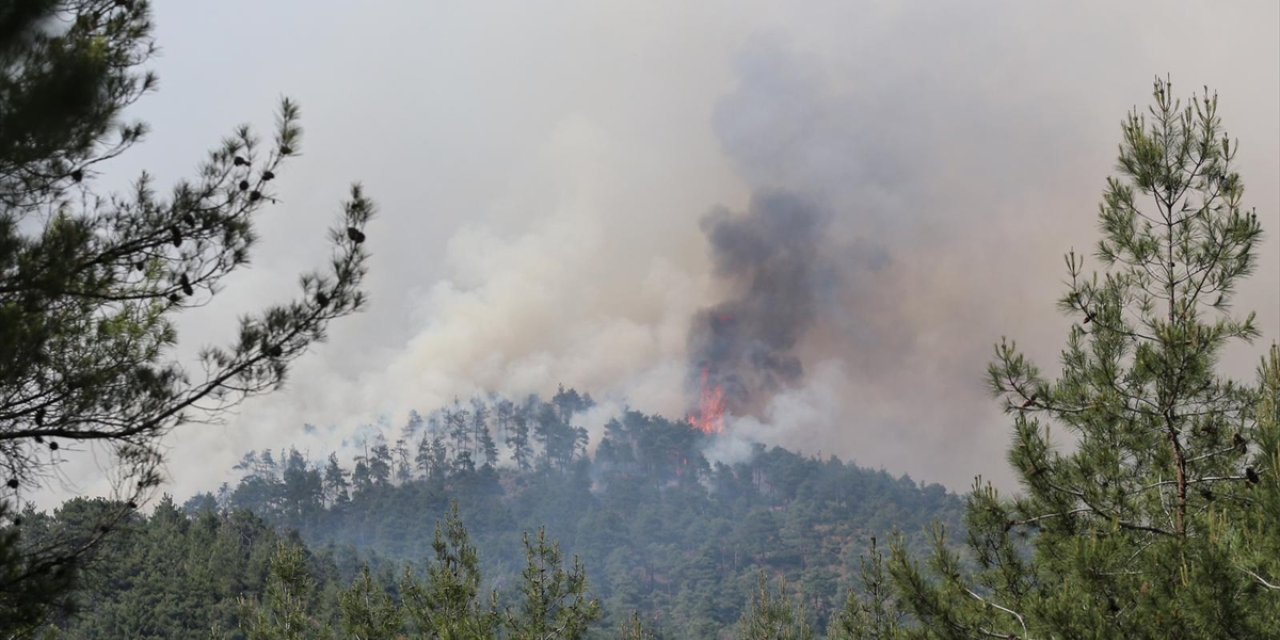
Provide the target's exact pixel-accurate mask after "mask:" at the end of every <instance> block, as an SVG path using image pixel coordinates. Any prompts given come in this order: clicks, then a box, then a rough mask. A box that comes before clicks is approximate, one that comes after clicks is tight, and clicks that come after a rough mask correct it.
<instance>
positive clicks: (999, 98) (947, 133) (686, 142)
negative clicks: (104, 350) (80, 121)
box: [68, 0, 1280, 496]
mask: <svg viewBox="0 0 1280 640" xmlns="http://www.w3.org/2000/svg"><path fill="white" fill-rule="evenodd" d="M155 14H156V15H155V18H156V25H157V29H156V33H157V37H158V41H159V44H160V47H161V55H160V56H159V57H157V58H156V59H155V60H154V62H153V64H152V66H153V67H154V69H155V70H156V71H157V72H158V73H159V74H160V80H161V81H160V90H159V92H158V93H156V94H153V95H151V96H150V97H148V98H146V99H145V100H144V101H142V102H141V103H139V104H138V105H137V106H136V108H134V109H133V110H132V112H131V114H132V115H133V116H134V117H138V118H142V119H145V120H147V121H149V122H150V123H151V125H152V127H153V131H152V134H151V136H150V138H149V140H148V141H147V142H146V143H144V144H143V145H141V146H140V147H138V148H137V149H136V150H134V151H132V152H131V153H130V154H128V155H127V156H125V157H124V158H121V159H120V160H119V161H117V162H115V163H114V164H113V165H111V166H110V167H109V168H108V169H107V173H108V175H109V178H108V182H110V181H115V183H116V184H120V185H122V184H124V183H125V181H126V180H128V179H131V177H132V176H134V175H136V173H137V172H138V171H140V170H142V169H147V170H148V171H151V172H152V173H153V174H155V175H156V176H157V177H158V178H159V180H160V182H161V184H164V183H167V182H171V181H172V180H173V179H174V178H176V177H178V176H182V175H189V174H191V173H192V171H193V169H194V167H195V165H196V163H197V162H198V161H199V160H200V158H201V157H202V154H203V153H204V152H205V150H207V149H208V148H210V147H211V146H212V145H214V144H215V143H216V142H217V141H218V140H219V139H220V138H221V137H222V136H223V135H225V134H226V133H228V132H229V131H230V130H231V129H232V127H233V126H235V125H237V124H239V123H241V122H246V121H247V122H250V123H253V124H255V125H257V126H259V127H263V126H264V125H267V126H269V124H270V122H271V118H272V111H273V109H274V107H275V105H276V102H277V100H278V98H279V97H280V96H282V95H287V96H290V97H293V98H295V99H297V100H298V101H299V102H300V103H301V105H302V113H303V126H304V128H305V130H306V134H305V138H304V144H303V156H302V157H301V158H299V159H297V160H295V161H293V162H292V163H291V164H289V165H288V166H287V167H286V168H285V170H284V171H282V172H281V174H282V175H281V178H280V180H279V185H278V189H279V192H280V195H281V196H282V198H283V201H282V203H281V204H279V205H277V206H274V207H271V208H268V209H266V210H265V211H264V212H263V214H262V216H261V219H260V221H259V231H260V234H261V236H262V242H261V243H260V245H259V246H258V250H257V253H256V254H255V261H254V265H253V266H252V268H251V269H248V270H246V271H245V272H244V273H243V274H239V275H237V276H236V277H235V278H234V279H232V280H231V281H230V282H228V287H227V291H226V293H225V294H224V295H222V296H220V297H219V298H218V299H217V300H216V301H215V304H214V305H212V306H210V307H208V308H205V309H200V310H196V311H192V312H189V314H188V316H187V317H184V318H183V319H182V325H181V326H182V331H183V333H182V339H183V341H184V343H188V342H189V343H191V344H192V345H197V344H200V343H201V342H208V341H216V340H220V339H225V338H227V337H228V336H230V335H231V332H232V329H233V327H234V318H235V316H236V315H237V314H239V313H242V312H245V311H248V310H251V309H254V308H256V307H258V306H260V305H262V304H264V303H266V302H267V301H271V300H277V299H281V298H283V297H284V296H286V295H289V294H292V293H293V292H294V291H295V287H296V276H297V274H298V273H299V272H301V271H304V270H306V269H307V268H309V267H310V266H311V265H315V264H318V263H319V262H320V261H321V260H323V259H324V258H325V257H326V255H327V248H326V247H325V244H324V228H325V226H326V225H327V224H329V223H330V222H331V221H332V220H333V219H334V218H335V216H336V215H337V211H338V205H339V202H340V200H341V198H342V197H343V195H344V193H345V192H346V190H347V188H348V184H349V183H350V182H351V181H353V180H359V181H362V182H363V183H364V184H365V185H366V186H367V190H368V193H369V194H370V195H372V197H374V198H375V199H376V200H377V202H378V204H379V208H380V215H379V217H378V218H377V220H376V221H374V222H373V223H372V224H371V226H370V228H369V230H368V236H369V242H368V246H369V247H370V248H371V250H372V251H373V253H374V257H373V260H372V263H371V273H370V280H369V288H370V291H371V304H370V306H369V309H368V311H367V312H366V313H364V314H362V315H361V316H359V317H356V318H350V319H347V320H344V321H342V322H341V323H339V324H336V325H335V326H334V327H333V330H332V331H331V339H330V342H329V343H328V344H326V345H322V346H321V347H319V348H318V349H317V350H315V352H314V353H312V354H310V355H308V356H307V357H306V358H305V359H304V360H303V361H302V362H300V363H299V364H298V366H297V367H296V369H295V370H294V373H293V374H292V376H291V379H290V382H289V385H288V387H287V388H286V389H285V390H283V391H282V392H280V393H277V394H275V395H273V396H271V397H268V398H263V399H260V400H256V401H253V402H250V403H248V404H246V405H244V406H243V407H242V408H241V410H240V412H239V415H237V416H234V417H233V418H231V419H230V420H229V421H228V422H227V424H225V425H223V426H213V427H210V426H202V425H191V426H188V427H185V428H182V429H180V430H178V431H177V432H175V433H173V434H172V435H171V436H170V437H169V438H168V445H169V446H170V447H171V450H170V458H169V459H170V463H169V465H168V473H169V476H170V478H171V480H172V484H171V490H172V491H173V492H174V493H176V494H178V495H179V496H186V495H190V494H191V493H192V492H193V491H197V490H202V489H211V488H215V487H216V485H217V483H219V482H221V481H222V480H224V479H226V477H227V471H228V470H229V468H230V466H231V465H232V464H234V462H235V461H236V460H238V458H239V457H240V455H241V454H242V453H243V452H245V451H247V450H249V449H261V448H264V447H269V448H279V447H281V446H285V445H288V444H297V445H299V446H301V447H305V448H308V449H309V450H310V452H311V453H312V455H314V456H322V455H326V454H327V452H328V451H329V450H330V449H333V448H337V447H339V446H340V445H341V443H342V442H343V440H344V439H347V438H350V437H351V435H352V434H353V433H354V432H355V430H356V428H357V427H359V426H360V425H363V424H371V423H377V422H378V421H379V420H383V421H389V424H390V425H391V428H393V429H396V430H398V427H399V425H400V424H401V423H402V422H403V416H404V414H405V412H407V411H408V410H409V409H410V408H418V409H431V408H434V407H435V406H438V405H439V404H440V403H441V402H443V401H446V400H448V399H451V398H453V397H454V396H455V395H462V396H464V397H465V395H467V394H469V393H472V392H475V391H479V390H485V391H498V392H506V393H511V394H522V393H528V392H535V391H536V392H548V391H554V389H555V387H556V385H557V384H558V383H563V384H565V385H570V386H575V387H577V388H579V389H581V390H585V391H589V392H590V393H592V395H594V396H596V397H597V398H598V399H599V400H601V401H602V406H603V408H602V409H601V411H600V412H598V414H597V415H594V416H591V417H589V419H588V420H589V421H591V422H593V424H595V423H598V422H599V421H600V420H603V419H604V418H605V417H607V414H608V413H609V412H610V411H616V410H617V408H618V407H620V406H622V405H623V404H629V405H630V406H632V407H634V408H637V409H640V410H644V411H649V412H662V413H666V414H668V415H673V416H676V415H681V414H682V413H683V411H684V410H685V409H686V408H687V406H688V405H687V402H688V396H687V389H686V387H685V383H686V381H687V374H688V371H687V369H686V353H685V349H686V338H687V332H688V329H689V323H690V319H691V318H692V317H693V316H694V314H695V313H696V312H697V311H698V310H699V309H702V308H705V307H707V306H710V305H713V304H715V303H717V302H719V301H721V300H722V299H724V297H725V296H726V295H729V294H730V292H728V291H727V290H726V286H728V285H726V283H725V282H724V281H722V280H720V279H718V278H717V277H716V276H715V274H714V273H713V270H712V268H711V262H710V260H709V257H708V249H707V241H706V238H705V237H704V236H703V232H702V229H701V227H700V221H701V220H702V219H703V218H704V216H706V215H707V213H708V212H709V211H712V210H713V209H715V208H717V207H723V208H724V209H727V210H729V211H733V212H740V211H744V210H747V209H748V208H749V206H750V205H749V203H750V202H751V197H752V194H753V193H764V192H769V191H770V190H787V191H788V192H793V193H798V194H801V195H803V196H804V197H806V198H811V199H813V200H814V201H815V202H819V203H821V206H822V207H823V208H824V210H825V211H826V212H827V213H828V215H829V216H830V217H831V220H832V222H831V234H830V237H831V244H830V248H831V250H832V251H833V253H834V254H836V255H835V257H834V258H833V259H834V260H836V261H837V262H839V263H840V264H843V265H845V266H846V267H847V272H846V273H847V274H848V277H846V278H844V279H843V280H842V284H841V286H840V288H839V289H838V290H835V291H832V292H831V295H830V296H829V298H828V299H826V300H825V302H824V304H825V305H827V306H826V307H825V308H826V309H827V313H826V315H825V316H824V318H825V320H824V321H823V322H822V323H820V326H818V327H817V329H816V330H815V331H813V332H811V335H808V336H807V337H806V338H805V339H804V340H803V341H802V342H801V344H800V345H799V347H798V351H799V354H800V355H801V357H802V360H803V362H804V367H805V370H806V374H805V377H804V381H803V383H802V385H801V386H800V387H799V388H797V389H795V390H793V391H792V392H788V393H785V394H782V395H780V396H778V397H776V398H774V401H773V402H772V403H771V405H770V406H769V407H768V408H767V409H766V410H764V411H762V413H761V415H760V416H759V417H758V418H757V419H751V420H745V421H740V423H739V424H738V425H737V429H738V433H739V434H743V435H748V436H750V437H753V438H758V439H763V440H765V441H766V442H770V443H777V444H782V445H784V446H788V447H790V448H794V449H799V450H802V451H806V452H812V453H818V452H821V453H823V454H836V455H839V456H840V457H842V458H844V459H852V460H855V461H857V462H859V463H861V464H864V465H870V466H874V467H884V468H886V469H888V470H889V471H891V472H894V473H904V472H905V473H909V474H910V475H911V476H912V477H915V478H917V479H923V480H929V481H938V482H942V483H944V484H946V485H947V486H948V487H950V488H952V489H957V490H962V489H965V488H967V486H968V484H969V482H970V480H971V478H972V477H973V476H974V475H976V474H979V473H981V474H983V475H984V476H987V477H991V478H994V479H995V480H996V481H998V482H1001V483H1005V484H1007V483H1008V482H1009V480H1010V478H1011V475H1010V472H1009V471H1008V467H1007V464H1006V463H1005V461H1004V452H1005V445H1006V443H1007V439H1008V433H1009V422H1008V420H1007V419H1005V418H1004V417H1003V416H1001V414H1000V413H999V411H998V408H997V406H996V403H995V402H994V401H993V400H992V399H991V398H990V397H989V395H988V394H987V392H986V390H985V387H984V384H985V382H984V370H985V366H986V363H987V360H988V359H989V356H990V353H991V345H992V343H993V342H995V341H997V340H999V338H1000V337H1001V336H1002V335H1007V336H1010V337H1012V338H1015V339H1017V340H1018V341H1019V342H1020V344H1022V345H1024V346H1025V347H1026V348H1027V349H1028V350H1029V351H1030V352H1031V353H1032V354H1033V355H1035V356H1036V357H1037V358H1038V359H1039V361H1040V363H1041V364H1042V365H1043V366H1044V368H1045V369H1047V370H1049V371H1054V370H1055V369H1056V365H1055V363H1056V360H1057V350H1058V349H1059V348H1060V346H1061V345H1062V344H1063V338H1064V336H1065V330H1066V327H1067V326H1068V324H1067V321H1066V320H1065V319H1063V318H1062V317H1061V316H1059V315H1058V313H1057V312H1056V310H1055V300H1056V298H1057V297H1058V296H1059V295H1060V294H1061V292H1062V290H1063V287H1062V281H1063V278H1064V270H1063V267H1062V254H1063V253H1064V252H1066V251H1067V250H1068V249H1070V248H1072V247H1075V248H1076V249H1078V250H1081V251H1083V252H1086V253H1092V251H1093V248H1094V246H1095V242H1096V240H1097V233H1096V212H1097V203H1098V201H1099V199H1100V194H1101V191H1102V188H1103V186H1104V181H1105V178H1106V177H1107V176H1108V175H1110V174H1111V173H1112V172H1113V167H1114V165H1115V156H1116V149H1117V144H1118V142H1119V138H1120V136H1119V134H1120V126H1119V125H1120V122H1121V120H1122V118H1123V117H1124V115H1125V114H1126V112H1127V111H1128V110H1129V109H1131V108H1132V107H1134V106H1135V105H1138V106H1141V107H1143V108H1145V106H1146V105H1147V104H1148V103H1149V98H1150V91H1151V83H1152V80H1153V78H1154V76H1156V75H1157V74H1159V75H1161V76H1163V75H1165V74H1168V75H1169V76H1171V78H1172V79H1173V82H1174V88H1175V93H1177V94H1179V95H1184V96H1185V95H1187V94H1189V93H1190V92H1192V91H1197V90H1199V89H1200V88H1201V87H1202V86H1204V85H1208V86H1209V87H1210V89H1211V90H1215V91H1217V92H1218V94H1219V95H1220V97H1221V101H1222V106H1221V115H1222V117H1223V120H1224V122H1225V124H1226V127H1227V129H1228V131H1229V132H1230V134H1231V135H1232V136H1233V137H1236V138H1239V139H1240V141H1241V147H1240V154H1239V157H1238V168H1239V171H1240V172H1241V174H1242V176H1243V179H1244V181H1245V184H1246V185H1247V191H1246V198H1245V200H1246V203H1247V204H1250V205H1252V206H1255V207H1256V208H1257V210H1258V214H1259V217H1260V218H1261V219H1262V220H1263V224H1264V226H1265V228H1266V230H1267V233H1268V235H1267V239H1266V242H1265V244H1264V246H1263V247H1262V252H1261V262H1260V269H1259V272H1258V274H1257V275H1256V276H1254V277H1253V278H1252V279H1251V280H1250V281H1249V282H1248V284H1247V285H1246V286H1244V287H1242V288H1241V290H1240V295H1239V298H1238V305H1237V306H1238V307H1239V308H1241V309H1254V310H1257V312H1258V314H1259V316H1258V318H1259V325H1260V327H1261V328H1262V331H1263V333H1264V338H1263V339H1262V340H1260V341H1259V342H1258V343H1257V344H1255V345H1254V346H1253V347H1250V348H1247V349H1241V350H1238V351H1236V352H1233V353H1232V354H1231V357H1230V358H1229V359H1228V365H1229V366H1230V367H1232V370H1233V371H1236V372H1239V373H1241V374H1246V375H1251V371H1252V368H1253V366H1254V365H1255V363H1256V361H1257V357H1258V355H1259V354H1260V353H1261V352H1262V350H1263V348H1264V345H1265V344H1267V343H1269V342H1271V341H1272V340H1275V339H1277V338H1278V337H1280V293H1278V292H1280V242H1278V241H1277V240H1278V239H1280V125H1278V122H1280V44H1277V43H1278V42H1280V3H1276V2H1275V1H1274V0H1258V1H1253V2H1231V3H1210V2H1200V3H1193V2H1168V1H1159V2H1156V1H1152V2H1124V3H1116V2H1019V1H1013V0H1010V1H1008V2H963V3H962V2H904V3H897V2H885V1H872V2H853V1H845V2H820V1H813V2H789V3H781V2H750V1H743V0H733V1H723V2H721V1H703V2H678V1H677V2H658V1H652V0H648V1H645V2H630V3H624V2H600V1H599V0H584V1H581V2H528V1H518V2H377V1H369V2H362V3H351V2H336V1H324V2H321V1H316V0H310V1H307V2H303V1H301V0H296V1H291V2H284V1H277V2H261V1H253V2H250V1H248V0H223V1H222V2H218V3H192V2H181V1H178V0H160V1H158V2H156V3H155ZM262 131H263V133H267V132H268V129H267V128H265V127H263V128H262ZM307 423H311V424H314V425H316V426H317V427H318V429H317V430H316V432H315V433H312V434H309V435H306V434H304V430H303V425H304V424H307ZM727 449H731V448H727ZM719 453H720V454H723V455H728V454H727V453H725V452H723V451H722V452H719ZM93 467H94V465H83V464H82V465H80V466H79V468H78V469H72V470H69V472H68V473H69V478H70V482H72V488H73V489H77V490H86V491H93V490H97V489H98V488H99V487H101V482H100V481H97V480H94V479H93V478H94V477H95V476H96V475H98V474H99V473H100V472H99V471H97V470H96V469H95V468H93Z"/></svg>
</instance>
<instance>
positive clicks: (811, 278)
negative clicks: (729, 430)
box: [689, 192, 836, 433]
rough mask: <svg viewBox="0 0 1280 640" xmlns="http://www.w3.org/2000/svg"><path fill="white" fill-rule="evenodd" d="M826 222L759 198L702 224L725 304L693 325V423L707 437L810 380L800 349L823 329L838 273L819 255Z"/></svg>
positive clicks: (789, 199)
mask: <svg viewBox="0 0 1280 640" xmlns="http://www.w3.org/2000/svg"><path fill="white" fill-rule="evenodd" d="M828 220H829V218H828V216H827V215H826V214H825V213H824V212H823V211H822V210H820V209H819V208H818V207H817V206H816V205H814V204H813V203H811V202H809V201H807V200H805V199H803V198H801V197H799V196H797V195H795V194H792V193H788V192H767V193H762V194H757V195H756V196H754V197H753V198H752V200H751V203H750V205H749V207H748V209H747V211H746V212H745V213H741V214H737V213H733V212H731V211H729V210H727V209H723V208H720V209H716V210H714V211H712V212H711V213H710V214H708V215H707V216H706V217H705V218H704V219H703V221H702V230H703V232H704V233H705V234H706V236H707V240H708V242H709V244H710V252H711V259H712V264H713V267H714V269H715V275H716V276H717V277H718V278H720V279H721V280H723V281H724V282H725V284H726V286H727V291H728V297H727V298H726V299H725V300H724V301H722V302H720V303H719V304H716V305H714V306H712V307H709V308H707V309H703V310H702V311H701V312H699V313H698V314H697V315H696V316H695V317H694V319H693V323H692V326H691V327H690V330H689V360H690V362H689V365H690V383H691V385H696V386H697V389H698V402H697V407H696V408H695V409H694V411H693V412H692V415H691V416H690V418H689V422H690V424H692V425H693V426H695V427H696V428H698V429H699V430H701V431H703V432H705V433H717V432H719V431H721V430H722V429H723V428H724V420H725V417H726V414H727V415H749V414H759V413H760V412H762V411H763V410H764V408H765V407H766V406H767V404H768V402H769V400H770V398H772V397H773V395H774V394H776V393H777V392H779V391H781V390H783V389H786V388H789V387H792V386H795V385H796V384H797V383H799V382H800V379H801V377H802V376H803V374H804V368H803V366H802V365H801V361H800V358H799V357H798V355H797V354H796V353H795V348H796V346H797V344H798V343H799V341H800V339H801V338H803V337H804V335H805V333H806V332H808V331H809V330H810V329H811V328H812V327H813V326H814V324H815V323H816V318H817V313H818V291H819V289H820V287H822V286H826V285H828V284H830V281H831V280H832V279H833V278H834V277H835V274H836V270H834V269H832V268H830V265H828V264H827V262H828V261H827V260H825V259H824V255H825V252H824V251H822V244H823V238H824V233H825V231H826V228H827V223H828Z"/></svg>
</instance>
